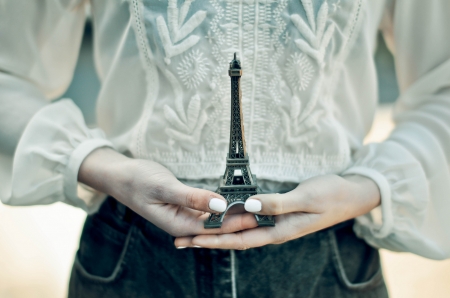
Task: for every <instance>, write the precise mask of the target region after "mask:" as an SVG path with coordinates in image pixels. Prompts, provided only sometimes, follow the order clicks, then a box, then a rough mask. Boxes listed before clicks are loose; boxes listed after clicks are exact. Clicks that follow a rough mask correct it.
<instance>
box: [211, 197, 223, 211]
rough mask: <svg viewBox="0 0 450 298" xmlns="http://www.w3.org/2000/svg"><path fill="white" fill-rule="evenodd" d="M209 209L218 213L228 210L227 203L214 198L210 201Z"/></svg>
mask: <svg viewBox="0 0 450 298" xmlns="http://www.w3.org/2000/svg"><path fill="white" fill-rule="evenodd" d="M209 209H211V210H214V211H217V212H224V211H225V210H226V209H227V203H225V202H224V201H222V200H221V199H217V198H213V199H211V200H210V201H209Z"/></svg>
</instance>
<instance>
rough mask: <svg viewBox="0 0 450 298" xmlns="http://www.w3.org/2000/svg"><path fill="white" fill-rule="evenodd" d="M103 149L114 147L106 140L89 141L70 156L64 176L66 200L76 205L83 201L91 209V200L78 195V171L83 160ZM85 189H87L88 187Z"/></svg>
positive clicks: (79, 146)
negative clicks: (96, 150)
mask: <svg viewBox="0 0 450 298" xmlns="http://www.w3.org/2000/svg"><path fill="white" fill-rule="evenodd" d="M101 147H112V144H111V142H109V141H108V140H106V139H88V140H86V141H84V142H83V143H81V144H80V145H78V147H76V148H75V150H74V151H73V152H72V154H71V155H70V158H69V161H68V164H67V168H66V171H65V175H64V194H65V196H66V198H67V199H69V200H70V201H72V202H74V204H76V202H79V200H80V199H81V200H83V202H84V203H85V204H86V205H87V207H88V209H90V208H89V207H90V206H91V205H92V202H91V199H90V198H87V196H86V195H84V196H79V194H78V189H79V183H78V171H79V169H80V166H81V163H82V162H83V160H84V159H85V158H86V157H87V156H88V155H89V154H90V153H91V152H92V151H94V150H95V149H97V148H101ZM84 188H85V189H86V187H84ZM80 207H82V206H80ZM88 211H89V210H88Z"/></svg>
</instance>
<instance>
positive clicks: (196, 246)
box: [192, 245, 202, 248]
mask: <svg viewBox="0 0 450 298" xmlns="http://www.w3.org/2000/svg"><path fill="white" fill-rule="evenodd" d="M192 247H195V248H202V247H201V246H198V245H194V246H192Z"/></svg>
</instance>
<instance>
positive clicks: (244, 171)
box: [205, 53, 275, 229]
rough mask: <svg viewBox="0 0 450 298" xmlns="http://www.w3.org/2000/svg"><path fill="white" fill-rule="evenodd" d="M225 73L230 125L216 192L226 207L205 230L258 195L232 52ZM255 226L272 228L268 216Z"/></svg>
mask: <svg viewBox="0 0 450 298" xmlns="http://www.w3.org/2000/svg"><path fill="white" fill-rule="evenodd" d="M228 74H229V76H230V77H231V123H230V145H229V146H230V147H229V151H228V156H227V167H226V169H225V173H224V175H223V176H222V177H221V181H220V185H219V188H218V189H217V191H216V192H217V193H218V194H220V195H222V196H223V197H224V198H225V199H226V200H227V201H228V207H227V209H226V210H225V211H224V212H223V213H212V214H211V215H210V216H209V218H208V219H207V220H206V221H205V229H213V228H220V227H221V226H222V221H223V218H224V216H225V214H226V213H227V211H228V209H230V208H231V207H232V206H234V205H237V204H245V201H246V200H247V199H248V198H249V197H251V196H253V195H256V194H258V193H260V191H259V188H258V184H257V182H256V176H255V175H252V172H251V171H250V163H249V158H248V154H247V151H246V148H245V136H244V118H243V115H242V95H241V85H240V80H241V76H242V69H241V62H240V61H239V60H237V58H236V53H234V59H233V61H231V62H230V68H229V70H228ZM255 218H256V221H257V222H258V226H274V225H275V220H274V217H273V216H270V215H256V214H255Z"/></svg>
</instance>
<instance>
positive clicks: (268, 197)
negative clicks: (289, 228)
mask: <svg viewBox="0 0 450 298" xmlns="http://www.w3.org/2000/svg"><path fill="white" fill-rule="evenodd" d="M301 205H302V204H301V200H300V197H298V196H296V195H295V193H292V192H288V193H285V194H278V193H276V194H261V195H255V196H252V197H249V198H248V199H247V201H245V205H244V208H245V210H246V211H248V212H252V213H256V214H262V215H280V214H285V213H292V212H298V211H302V206H301Z"/></svg>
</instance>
